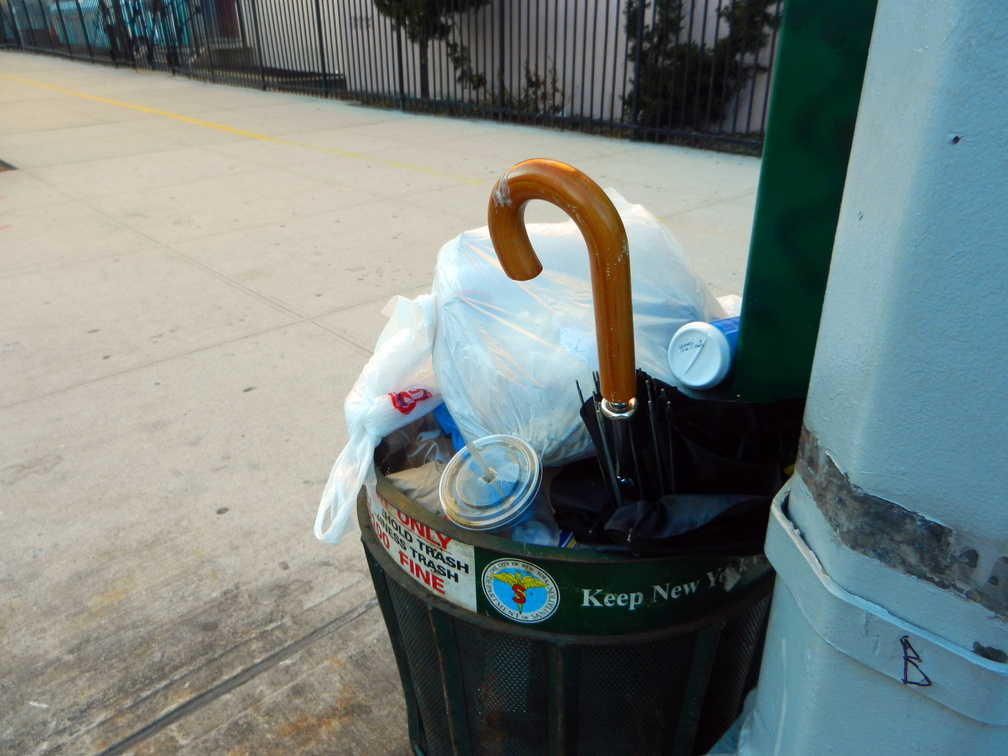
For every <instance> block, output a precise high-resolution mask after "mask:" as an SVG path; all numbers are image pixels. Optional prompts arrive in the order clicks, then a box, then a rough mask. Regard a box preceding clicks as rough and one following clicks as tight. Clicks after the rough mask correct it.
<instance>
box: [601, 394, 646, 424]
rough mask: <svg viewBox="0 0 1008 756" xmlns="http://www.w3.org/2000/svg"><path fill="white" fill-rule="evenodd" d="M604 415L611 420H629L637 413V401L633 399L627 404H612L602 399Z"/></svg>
mask: <svg viewBox="0 0 1008 756" xmlns="http://www.w3.org/2000/svg"><path fill="white" fill-rule="evenodd" d="M601 404H602V414H603V415H605V416H606V417H607V418H609V419H610V420H629V419H630V418H631V417H633V413H634V412H636V411H637V399H636V397H631V399H630V401H627V402H610V401H609V400H608V399H602V402H601Z"/></svg>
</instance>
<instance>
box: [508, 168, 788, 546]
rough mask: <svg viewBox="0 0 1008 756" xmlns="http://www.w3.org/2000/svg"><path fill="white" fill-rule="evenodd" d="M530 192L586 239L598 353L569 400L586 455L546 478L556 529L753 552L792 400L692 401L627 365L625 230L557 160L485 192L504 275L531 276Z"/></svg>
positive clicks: (603, 539) (609, 542)
mask: <svg viewBox="0 0 1008 756" xmlns="http://www.w3.org/2000/svg"><path fill="white" fill-rule="evenodd" d="M534 199H540V200H546V201H547V202H551V203H552V204H554V205H557V206H558V207H560V208H561V209H563V210H564V211H565V212H567V214H568V215H570V216H571V218H573V219H574V222H575V223H576V224H577V226H578V228H579V229H580V231H581V233H582V234H583V236H584V237H585V242H586V244H587V246H588V252H589V257H590V260H591V284H592V298H593V302H594V311H595V328H596V341H597V344H598V356H599V370H598V372H597V373H596V376H595V386H594V387H593V389H594V390H593V391H592V393H591V395H590V396H589V397H588V398H587V399H586V398H585V397H584V396H583V395H582V396H581V400H582V406H581V418H582V420H583V422H584V424H585V426H586V428H587V430H588V433H589V434H590V435H591V437H592V441H593V444H594V447H595V451H596V455H597V464H596V465H592V464H585V463H573V464H570V465H567V466H566V468H565V469H564V470H563V471H561V472H560V473H559V474H558V475H557V476H556V477H555V478H554V479H553V482H552V485H551V488H550V498H551V503H552V505H553V509H554V512H555V514H556V516H557V520H558V522H559V524H560V526H561V527H562V528H564V529H567V530H571V531H573V532H574V534H575V536H576V537H577V539H578V540H579V541H580V542H582V543H590V544H593V545H595V546H596V547H597V548H608V549H615V550H622V551H631V552H633V553H722V554H728V553H730V554H735V555H744V554H757V553H760V552H761V551H762V546H763V541H764V536H765V532H766V523H767V516H768V513H769V507H770V502H771V500H772V498H773V496H774V494H776V492H777V491H778V490H779V489H780V487H781V486H782V485H783V483H784V481H785V479H786V468H787V467H788V466H789V465H790V464H792V463H793V462H794V459H795V455H796V454H797V448H798V437H799V431H800V429H801V418H802V413H803V410H804V401H803V400H800V399H793V400H784V401H779V402H774V403H770V404H753V403H746V402H740V401H716V400H712V399H708V398H703V399H698V398H694V397H690V396H687V395H686V394H684V393H682V392H681V391H679V390H678V389H677V388H676V387H674V386H670V385H668V384H665V383H662V382H661V381H658V380H655V379H654V378H652V377H651V376H649V375H647V374H646V373H644V372H643V371H639V370H635V368H634V336H633V312H632V304H631V301H632V300H631V293H630V259H629V252H628V248H627V240H626V232H625V230H624V228H623V223H622V221H621V220H620V217H619V214H618V213H617V211H616V209H615V208H614V207H613V205H612V202H611V201H610V200H609V198H608V197H607V196H606V195H605V193H604V192H603V191H602V189H601V188H600V187H599V186H598V185H597V184H595V183H594V182H593V181H592V180H591V179H589V178H588V177H587V176H585V175H584V174H583V173H581V172H580V171H578V170H576V169H575V168H572V167H571V166H569V165H565V164H563V163H559V162H556V161H552V160H528V161H525V162H522V163H518V164H517V165H515V166H513V167H512V168H511V169H510V170H509V171H507V172H505V174H504V175H503V176H502V177H501V178H500V180H499V181H498V182H497V185H496V186H495V187H494V190H493V192H492V193H491V199H490V207H489V213H488V216H489V230H490V238H491V240H492V241H493V245H494V250H495V251H496V253H497V256H498V258H499V259H500V262H501V267H502V268H503V269H504V272H505V273H506V274H507V275H508V276H509V277H511V278H512V279H516V280H522V281H525V280H529V279H531V278H534V277H535V276H537V275H538V274H539V273H540V272H541V271H542V265H541V264H540V262H539V259H538V257H537V256H536V254H535V251H534V250H533V249H532V246H531V244H530V242H529V239H528V234H527V232H526V230H525V224H524V208H525V205H526V204H527V203H528V202H530V201H531V200H534ZM577 388H578V391H579V392H581V391H582V389H581V387H580V386H578V387H577ZM638 398H639V400H640V402H641V403H642V404H643V406H644V409H643V411H642V410H640V409H639V408H638Z"/></svg>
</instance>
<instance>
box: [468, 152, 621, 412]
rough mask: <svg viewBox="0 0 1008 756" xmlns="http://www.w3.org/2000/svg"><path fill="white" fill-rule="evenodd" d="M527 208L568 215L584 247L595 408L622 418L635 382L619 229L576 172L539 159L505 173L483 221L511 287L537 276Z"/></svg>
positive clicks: (596, 191) (602, 199)
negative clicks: (540, 203) (538, 204)
mask: <svg viewBox="0 0 1008 756" xmlns="http://www.w3.org/2000/svg"><path fill="white" fill-rule="evenodd" d="M532 200H545V201H546V202H550V203H552V204H554V205H556V206H557V207H559V208H560V209H561V210H563V211H564V212H565V213H567V214H568V215H569V216H570V217H571V218H572V219H573V220H574V223H575V224H577V227H578V229H580V231H581V234H582V235H583V236H584V239H585V242H586V244H587V245H588V255H589V258H590V261H591V286H592V299H593V300H594V306H595V338H596V341H597V342H598V357H599V382H600V384H601V392H602V399H603V403H602V408H603V410H604V411H607V413H608V414H610V415H616V416H619V415H627V414H629V413H631V412H633V407H634V404H635V402H634V394H635V393H636V386H637V381H636V372H635V365H636V360H635V358H634V337H633V302H632V299H631V294H630V252H629V248H628V245H627V236H626V229H625V228H624V227H623V221H622V220H621V219H620V216H619V213H618V212H617V210H616V208H615V207H614V206H613V203H612V201H611V200H610V199H609V197H607V196H606V194H605V192H604V191H602V189H601V188H600V187H599V185H598V184H596V183H595V182H594V181H592V180H591V179H590V178H588V177H587V176H586V175H585V174H583V173H581V171H579V170H577V169H576V168H572V167H571V166H569V165H565V164H564V163H560V162H557V161H555V160H542V159H536V160H526V161H524V162H521V163H518V164H516V165H514V166H512V167H511V169H510V170H508V171H506V172H505V173H504V175H503V176H501V177H500V179H499V180H498V181H497V184H496V185H495V186H494V189H493V192H492V193H491V195H490V207H489V209H488V213H487V215H488V219H489V226H490V240H491V241H492V242H493V246H494V251H495V252H496V253H497V257H498V258H499V259H500V263H501V267H502V268H503V269H504V272H505V273H506V274H507V275H508V277H510V278H512V279H514V280H516V281H527V280H529V279H531V278H535V277H536V276H537V275H539V273H541V272H542V263H541V262H539V258H538V257H537V256H536V253H535V250H534V249H532V243H531V242H530V241H529V237H528V231H526V229H525V205H527V204H528V203H529V202H530V201H532ZM607 405H608V406H607Z"/></svg>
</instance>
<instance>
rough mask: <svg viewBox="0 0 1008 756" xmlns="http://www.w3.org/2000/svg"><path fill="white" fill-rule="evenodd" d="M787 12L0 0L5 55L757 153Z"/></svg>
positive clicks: (741, 0)
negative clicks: (16, 51)
mask: <svg viewBox="0 0 1008 756" xmlns="http://www.w3.org/2000/svg"><path fill="white" fill-rule="evenodd" d="M782 3H783V0H432V1H431V2H427V3H417V2H415V1H411V0H56V1H55V2H52V1H50V0H0V47H12V48H20V49H24V50H32V51H35V52H40V53H47V54H52V55H61V56H66V57H69V58H75V59H84V60H90V61H99V62H105V63H109V64H112V65H116V66H129V67H133V68H150V69H155V70H163V71H170V72H172V73H176V74H181V75H185V76H189V77H193V78H196V79H200V80H204V81H211V82H221V83H228V84H237V85H243V86H252V87H259V88H263V89H274V90H282V91H291V92H299V93H305V94H315V95H321V96H325V97H334V98H340V99H347V100H356V101H363V102H366V103H368V104H376V105H383V106H392V107H398V108H402V109H404V110H423V111H433V112H446V113H452V114H458V115H465V116H468V117H481V118H492V119H497V120H508V121H518V122H526V123H538V124H545V125H550V126H554V127H559V128H569V129H576V130H581V131H589V132H593V133H606V134H611V135H615V136H626V137H629V138H632V139H647V140H655V141H668V142H676V143H683V144H691V145H696V146H703V147H713V148H718V149H729V150H740V151H744V152H750V153H759V151H760V150H761V148H762V141H763V131H764V129H765V125H766V112H767V100H768V94H769V88H770V80H771V74H772V67H773V59H774V53H775V50H776V43H777V28H778V22H779V18H780V14H781V6H782Z"/></svg>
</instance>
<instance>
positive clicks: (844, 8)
mask: <svg viewBox="0 0 1008 756" xmlns="http://www.w3.org/2000/svg"><path fill="white" fill-rule="evenodd" d="M876 2H877V0H786V2H785V3H784V18H783V24H782V27H781V37H780V47H779V48H778V51H777V60H776V62H775V65H774V80H773V86H772V91H771V98H770V110H769V121H768V123H767V132H766V140H765V143H764V148H763V162H762V166H761V169H760V180H759V188H758V193H757V195H756V214H755V217H754V220H753V231H752V237H751V241H750V246H749V263H748V267H747V269H746V281H745V288H744V291H743V304H742V318H741V323H740V328H739V341H738V354H737V357H736V361H735V377H734V381H733V385H732V388H733V392H734V394H735V395H736V396H737V397H738V398H740V399H743V400H745V401H752V402H765V401H774V400H776V399H782V398H789V397H804V396H805V395H806V394H807V393H808V383H809V375H810V373H811V370H812V356H813V354H814V352H815V345H816V337H817V335H818V332H819V316H820V314H821V312H822V302H823V295H824V293H825V290H826V277H827V274H828V272H829V264H830V256H831V254H832V251H833V236H834V234H835V232H836V226H837V216H838V214H839V212H840V199H841V196H842V195H843V188H844V180H845V179H846V176H847V158H848V156H849V155H850V146H851V138H852V137H853V134H854V123H855V121H856V119H857V111H858V102H859V100H860V97H861V84H862V82H863V80H864V70H865V62H866V60H867V57H868V44H869V42H870V40H871V33H872V26H873V24H874V19H875V6H876Z"/></svg>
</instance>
